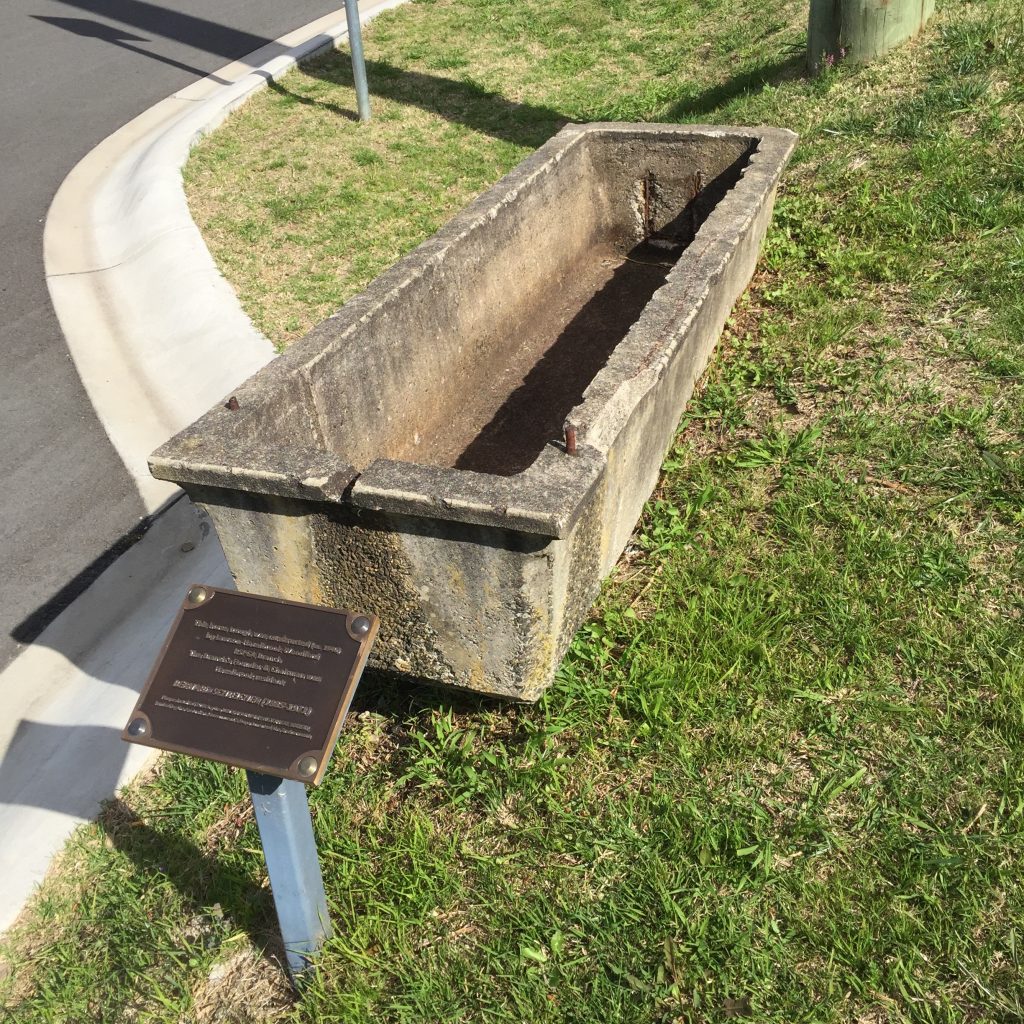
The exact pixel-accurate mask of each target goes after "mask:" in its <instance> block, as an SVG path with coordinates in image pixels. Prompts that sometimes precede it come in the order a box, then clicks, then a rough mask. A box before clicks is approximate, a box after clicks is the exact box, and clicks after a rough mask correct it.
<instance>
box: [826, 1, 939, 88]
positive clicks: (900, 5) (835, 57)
mask: <svg viewBox="0 0 1024 1024" xmlns="http://www.w3.org/2000/svg"><path fill="white" fill-rule="evenodd" d="M934 11H935V0H811V11H810V18H809V20H808V25H807V66H808V69H809V70H810V72H811V73H812V74H818V73H819V72H820V71H822V70H824V69H825V68H828V67H831V66H832V65H833V64H835V63H836V62H837V61H840V60H852V61H855V62H866V61H871V60H874V59H875V58H876V57H880V56H881V55H882V54H883V53H885V52H886V51H887V50H890V49H892V48H893V47H894V46H898V45H899V44H900V43H902V42H904V41H906V40H907V39H910V38H911V37H913V36H915V35H917V33H918V32H920V31H921V29H922V27H923V26H924V24H925V22H927V21H928V19H929V18H930V17H931V16H932V14H933V13H934Z"/></svg>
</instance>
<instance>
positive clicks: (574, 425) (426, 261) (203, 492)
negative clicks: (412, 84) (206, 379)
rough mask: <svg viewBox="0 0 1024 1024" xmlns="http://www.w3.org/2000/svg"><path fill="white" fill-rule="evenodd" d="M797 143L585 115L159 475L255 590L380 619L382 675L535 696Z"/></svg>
mask: <svg viewBox="0 0 1024 1024" xmlns="http://www.w3.org/2000/svg"><path fill="white" fill-rule="evenodd" d="M795 141H796V136H795V135H793V134H792V133H791V132H788V131H785V130H781V129H774V128H731V127H726V128H723V127H703V126H679V125H648V124H642V125H631V124H589V125H570V126H568V127H566V128H565V129H563V130H562V131H561V132H559V133H558V135H556V136H555V137H554V138H553V139H552V140H551V141H550V142H548V143H547V144H546V145H545V146H543V147H542V148H541V149H540V150H538V151H537V152H536V153H534V154H533V155H532V156H531V157H529V158H528V159H527V160H525V161H524V162H523V163H522V164H520V165H519V167H517V168H516V169H515V170H514V171H512V172H511V173H510V174H509V175H507V176H506V177H505V178H503V179H502V180H501V181H500V182H498V184H496V185H495V186H494V187H493V188H492V189H490V190H489V191H488V192H486V193H485V194H484V195H482V196H481V197H480V198H479V199H477V200H476V201H475V202H473V203H472V204H471V205H470V206H468V207H467V208H466V209H465V210H464V211H462V212H461V213H460V214H459V215H458V216H456V217H455V218H454V220H452V221H451V222H450V223H449V224H448V225H447V226H445V227H444V228H443V229H442V230H441V231H439V232H438V233H437V234H436V235H434V236H433V237H432V238H431V239H429V240H428V241H426V242H425V243H424V244H423V245H421V246H420V247H419V248H418V249H416V250H415V251H414V252H413V253H411V254H410V255H409V256H407V257H406V258H405V259H403V260H401V261H400V262H399V263H397V264H396V265H395V266H394V267H392V268H391V269H390V270H388V271H387V272H386V273H385V274H383V275H381V277H379V278H378V279H377V280H376V281H374V282H373V283H372V284H371V285H370V287H369V288H367V289H366V291H365V292H363V293H362V294H361V295H359V296H357V297H356V298H354V299H352V300H350V301H349V302H347V303H346V304H345V306H344V307H343V308H342V309H341V310H340V311H339V312H338V313H336V314H335V315H334V316H332V317H331V318H330V319H328V320H326V321H324V322H323V323H322V324H320V325H319V326H318V327H316V328H315V329H314V330H312V331H310V333H309V334H308V335H307V336H306V337H305V338H303V339H302V340H301V341H299V342H298V343H297V344H295V345H294V346H293V347H292V348H291V349H289V350H288V351H287V352H286V353H285V354H284V355H282V356H280V357H279V358H278V359H276V360H275V361H274V362H273V363H271V364H270V365H269V366H267V367H265V368H264V369H263V370H261V371H260V372H259V373H257V374H256V375H255V376H253V377H251V378H250V379H249V380H248V381H246V383H245V384H243V385H242V386H241V387H240V388H238V390H237V391H235V392H234V394H233V395H232V396H231V397H230V399H229V400H227V401H226V402H225V403H224V404H223V405H218V406H217V407H216V408H214V409H212V410H211V411H210V412H208V413H207V414H206V415H205V416H203V418H202V419H200V420H199V421H197V422H196V423H194V424H193V425H192V426H190V427H189V428H188V429H186V430H184V431H183V432H182V433H180V434H178V435H177V436H176V437H174V438H173V439H172V440H171V441H169V442H168V443H167V444H165V445H164V446H163V447H162V448H160V449H159V450H158V451H157V452H156V453H154V455H153V456H152V457H151V459H150V469H151V471H152V472H153V474H154V475H155V476H157V477H159V478H161V479H164V480H171V481H174V482H176V483H178V484H180V485H181V486H182V487H183V488H184V489H185V490H186V492H187V493H188V494H189V496H190V497H191V499H192V500H193V501H194V502H196V503H197V504H199V505H201V506H203V507H205V508H206V509H207V510H208V511H209V513H210V516H211V517H212V520H213V523H214V525H215V528H216V530H217V533H218V535H219V537H220V541H221V544H222V545H223V548H224V553H225V555H226V556H227V561H228V565H229V566H230V568H231V571H232V573H233V574H234V577H235V580H236V582H237V584H238V586H239V588H240V589H242V590H246V591H251V592H255V593H259V594H266V595H269V596H274V597H282V598H288V599H291V600H297V601H307V602H312V603H315V604H324V605H331V606H335V607H347V608H354V609H358V610H365V611H372V612H375V613H376V614H377V615H378V616H380V619H381V629H380V633H379V635H378V640H377V643H376V645H375V648H374V652H373V657H372V660H371V664H374V665H376V667H378V668H381V669H385V670H388V671H391V672H395V673H398V674H400V675H402V676H406V677H412V678H417V679H423V680H429V681H432V682H437V683H442V684H446V685H449V686H455V687H460V688H463V689H469V690H474V691H478V692H481V693H486V694H493V695H496V696H501V697H507V698H512V699H515V700H524V701H532V700H535V699H536V698H537V697H538V696H540V694H541V693H542V692H543V691H544V689H545V688H546V687H547V686H548V685H549V684H550V683H551V681H552V679H553V678H554V675H555V671H556V669H557V668H558V664H559V662H560V660H561V658H562V656H563V655H564V653H565V650H566V648H567V647H568V645H569V642H570V641H571V639H572V636H573V634H574V633H575V631H576V629H577V628H578V627H579V626H580V624H581V622H582V621H583V619H584V617H585V616H586V614H587V611H588V609H589V607H590V605H591V603H592V602H593V600H594V598H595V597H596V595H597V593H598V590H599V588H600V585H601V581H602V579H603V578H604V577H605V576H606V575H607V573H608V572H609V571H610V570H611V568H612V566H613V565H614V564H615V561H616V560H617V558H618V557H619V555H620V553H621V552H622V549H623V548H624V546H625V545H626V543H627V541H628V540H629V537H630V534H631V532H632V530H633V528H634V526H635V525H636V522H637V519H638V518H639V516H640V513H641V510H642V507H643V504H644V502H645V501H646V499H647V498H648V496H649V495H650V493H651V491H652V490H653V488H654V486H655V484H656V483H657V479H658V473H659V469H660V466H661V462H662V459H663V458H664V455H665V452H666V451H667V450H668V448H669V446H670V445H671V443H672V439H673V436H674V433H675V430H676V427H677V425H678V423H679V419H680V416H681V415H682V412H683V410H684V408H685V406H686V403H687V401H688V400H689V398H690V395H691V393H692V391H693V387H694V384H695V382H696V381H697V379H698V378H699V377H700V375H701V373H702V372H703V370H704V368H705V366H706V365H707V362H708V358H709V357H710V354H711V351H712V349H713V348H714V345H715V343H716V341H717V339H718V337H719V335H720V333H721V330H722V326H723V324H724V322H725V319H726V317H727V316H728V314H729V311H730V310H731V308H732V305H733V303H734V302H735V300H736V298H737V297H738V295H739V294H740V293H741V292H742V291H743V289H744V288H745V287H746V285H747V283H748V281H749V279H750V276H751V274H752V272H753V269H754V265H755V263H756V261H757V257H758V252H759V249H760V245H761V241H762V239H763V237H764V233H765V230H766V228H767V225H768V222H769V219H770V217H771V211H772V204H773V202H774V197H775V189H776V186H777V184H778V181H779V177H780V175H781V173H782V170H783V167H784V166H785V164H786V162H787V160H788V158H789V156H790V153H791V152H792V149H793V146H794V144H795ZM573 448H574V449H575V451H574V452H573V451H572V449H573Z"/></svg>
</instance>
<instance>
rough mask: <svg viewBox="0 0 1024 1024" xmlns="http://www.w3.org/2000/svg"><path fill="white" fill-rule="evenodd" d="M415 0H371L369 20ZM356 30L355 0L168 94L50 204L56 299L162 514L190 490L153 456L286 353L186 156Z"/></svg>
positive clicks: (149, 499)
mask: <svg viewBox="0 0 1024 1024" xmlns="http://www.w3.org/2000/svg"><path fill="white" fill-rule="evenodd" d="M402 2H404V0H381V2H376V3H367V4H365V5H361V11H360V13H361V19H360V20H361V21H362V22H364V23H365V22H367V21H369V20H370V19H371V18H373V17H374V16H375V15H377V14H379V13H380V12H381V11H384V10H387V9H389V8H392V7H396V6H398V5H399V4H400V3H402ZM346 36H347V27H346V23H345V14H344V8H341V9H339V10H336V11H334V12H332V13H331V14H328V15H326V16H325V17H323V18H320V19H317V20H316V21H313V22H310V23H309V24H308V25H305V26H303V27H302V28H300V29H296V30H295V31H294V32H291V33H289V34H288V35H285V36H282V37H281V38H280V39H278V40H276V41H275V42H274V43H272V44H270V45H269V46H267V47H264V48H263V49H261V50H257V51H256V52H255V53H254V54H250V55H249V56H248V57H245V58H243V59H242V60H239V61H235V62H234V63H232V64H229V65H228V66H227V67H225V68H222V69H221V70H220V71H218V72H216V73H215V74H214V75H211V76H209V77H207V78H205V79H203V80H201V81H199V82H195V83H193V84H191V85H189V86H188V87H187V88H185V89H183V90H181V91H180V92H177V93H175V94H174V95H173V96H170V97H168V98H167V99H166V100H164V101H162V102H161V103H158V104H157V105H156V106H154V107H151V108H150V109H149V110H147V111H146V112H145V113H143V114H141V115H139V116H138V117H137V118H135V119H134V120H133V121H130V122H129V123H128V124H127V125H125V126H124V127H123V128H121V129H120V130H119V131H117V132H115V133H114V134H113V135H111V136H110V137H109V138H107V139H106V140H105V141H104V142H102V143H101V144H100V145H99V146H97V147H96V148H95V149H94V150H92V152H90V153H89V154H88V155H87V156H85V157H84V158H83V159H82V160H81V161H80V162H79V163H78V165H77V166H76V167H75V168H74V170H72V171H71V173H70V174H69V175H68V176H67V178H66V179H65V180H64V182H63V183H62V185H61V187H60V189H59V190H58V192H57V195H56V196H55V197H54V200H53V203H52V204H51V206H50V210H49V212H48V214H47V219H46V226H45V230H44V236H43V253H44V263H45V269H46V278H47V285H48V287H49V290H50V297H51V300H52V302H53V306H54V309H55V310H56V313H57V318H58V320H59V321H60V325H61V329H62V330H63V332H64V336H65V338H66V340H67V344H68V349H69V350H70V352H71V356H72V358H73V359H74V362H75V366H76V368H77V370H78V373H79V375H80V376H81V379H82V381H83V383H84V385H85V388H86V391H87V393H88V395H89V398H90V399H91V401H92V404H93V406H94V408H95V409H96V412H97V414H98V416H99V419H100V422H101V423H102V424H103V427H104V430H105V431H106V432H107V435H108V437H109V438H110V440H111V443H112V444H113V445H114V448H115V449H116V450H117V452H118V454H119V455H120V457H121V459H122V461H123V462H124V463H125V465H126V466H127V468H128V471H129V472H130V474H131V476H132V478H133V480H134V481H135V484H136V486H137V487H138V490H139V493H140V495H141V496H142V499H143V502H144V504H145V506H146V510H147V511H148V512H151V513H152V512H155V511H157V510H159V509H160V508H162V507H164V506H165V505H166V503H167V502H168V501H169V500H171V499H173V498H174V497H175V496H176V495H177V494H178V493H180V492H179V491H178V489H177V488H176V487H174V486H173V485H169V484H167V483H165V482H163V481H158V480H154V479H153V478H152V477H151V476H150V475H149V472H148V469H147V467H146V456H147V455H148V454H149V453H150V452H151V451H153V449H155V448H157V447H158V446H159V445H161V444H163V442H164V441H166V440H167V439H168V438H169V437H171V436H172V435H173V434H175V433H176V432H177V431H179V430H180V429H181V428H182V427H184V426H186V425H187V424H188V423H190V422H191V421H192V420H193V419H195V418H197V417H198V416H199V415H200V414H201V413H203V412H204V411H205V410H206V409H207V408H209V406H210V405H212V404H213V403H215V402H217V401H218V400H219V399H220V398H221V397H222V396H223V395H225V394H226V393H227V392H228V391H230V390H231V389H232V388H233V387H235V386H236V385H237V384H238V383H240V382H241V381H242V380H244V379H245V378H246V377H248V376H250V375H251V374H252V373H254V372H255V371H256V370H258V369H259V368H260V367H261V366H263V365H264V364H266V363H267V362H269V361H270V359H272V358H273V356H274V348H273V345H272V344H271V343H270V341H269V340H268V339H267V338H265V337H264V336H263V335H262V334H261V333H260V332H259V331H258V330H257V329H256V328H255V326H254V325H253V323H252V321H251V320H250V319H249V318H248V317H247V316H246V315H245V313H244V312H243V311H242V309H241V307H240V305H239V303H238V299H237V297H236V296H235V293H234V291H233V290H232V288H231V286H230V285H229V284H228V283H227V281H225V280H224V278H223V277H222V276H221V274H220V272H219V271H218V270H217V267H216V264H215V263H214V261H213V257H212V256H211V255H210V252H209V250H208V249H207V247H206V244H205V242H204V241H203V238H202V236H201V234H200V233H199V229H198V228H197V226H196V224H195V222H194V221H193V220H192V217H191V214H190V213H189V209H188V203H187V201H186V199H185V193H184V189H183V186H182V179H181V170H182V167H183V166H184V165H185V162H186V161H187V159H188V155H189V151H190V150H191V148H192V146H194V145H195V144H196V142H198V141H199V140H200V139H201V138H202V137H203V136H204V135H206V134H208V133H209V132H211V131H213V130H214V129H215V128H216V127H217V126H218V125H220V124H221V123H222V122H223V121H224V119H225V118H226V117H227V116H228V115H229V114H230V113H231V112H232V111H233V110H235V109H237V108H238V107H239V106H241V105H242V104H243V103H244V102H245V101H246V100H247V99H248V98H249V97H250V96H252V95H253V93H255V92H256V91H257V90H259V89H262V88H265V87H266V86H267V84H268V83H269V82H271V81H273V80H275V79H277V78H279V77H281V75H283V74H284V73H285V72H286V71H288V70H290V69H291V68H293V67H294V66H295V65H296V64H297V63H299V62H300V61H301V60H304V59H307V58H309V57H311V56H314V55H315V54H317V53H320V52H322V51H324V50H327V49H330V48H332V47H334V46H336V45H337V44H338V43H339V42H340V41H341V40H343V39H344V38H345V37H346Z"/></svg>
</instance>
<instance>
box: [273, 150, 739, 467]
mask: <svg viewBox="0 0 1024 1024" xmlns="http://www.w3.org/2000/svg"><path fill="white" fill-rule="evenodd" d="M755 147H756V140H755V139H752V138H742V137H736V136H726V137H721V138H716V137H713V136H707V135H687V134H685V131H681V132H680V134H679V135H678V136H669V137H667V138H665V137H661V138H652V137H650V136H645V135H642V134H639V133H638V134H637V135H629V134H625V133H609V134H607V135H602V134H597V133H595V134H592V135H587V136H585V137H583V138H582V139H580V140H579V141H578V142H577V143H576V144H575V145H573V146H571V147H569V149H568V150H567V151H566V152H565V153H564V155H563V157H562V159H560V160H559V161H557V162H554V163H553V164H550V165H548V169H546V170H545V171H543V172H542V173H540V174H539V175H538V176H537V177H535V178H534V179H533V180H531V181H529V182H527V183H526V185H525V186H524V187H523V188H522V189H521V191H520V192H519V194H518V196H517V197H516V199H515V201H514V202H510V203H496V204H494V206H493V207H491V208H490V209H488V210H486V213H485V211H484V210H483V209H481V208H479V207H477V208H476V212H477V213H478V214H479V215H480V217H479V220H478V222H477V223H475V224H474V226H473V227H472V228H471V229H470V230H469V231H467V232H466V233H465V234H463V235H461V236H460V237H459V238H457V240H456V241H455V242H454V243H453V244H452V245H451V246H450V248H449V249H448V251H447V252H446V253H445V255H444V258H443V259H430V258H429V254H424V255H425V258H424V259H423V260H422V262H421V268H422V270H421V272H419V273H415V274H409V275H406V276H404V277H403V276H402V275H401V273H397V274H396V276H395V278H394V283H395V287H393V288H392V289H391V291H390V292H389V293H388V294H387V296H386V298H385V299H384V301H383V302H381V303H380V305H378V306H377V307H376V308H375V309H374V310H373V312H372V313H371V315H370V316H369V317H368V318H366V319H365V320H363V321H362V322H361V323H360V324H359V325H358V329H357V330H356V331H354V332H348V333H346V334H344V335H342V336H340V337H335V336H332V321H330V320H328V321H326V322H325V323H324V324H322V325H320V327H318V328H317V329H316V330H315V331H314V332H313V334H314V335H317V340H316V342H314V339H312V338H310V339H308V340H309V341H310V342H311V343H313V344H315V345H319V347H320V354H319V355H318V356H317V357H316V358H315V359H314V361H313V362H312V363H311V364H307V371H306V374H305V375H304V376H305V384H304V387H305V388H306V389H307V394H304V395H303V396H302V398H303V401H302V402H301V406H302V407H303V408H304V410H305V411H306V415H305V416H303V417H301V420H303V421H305V424H306V426H305V428H304V429H305V430H307V431H308V433H309V435H310V436H309V437H308V441H309V443H310V444H314V445H316V446H318V447H319V446H324V447H326V448H328V449H329V450H332V451H334V452H336V453H337V454H338V455H339V456H341V457H343V458H344V459H345V460H346V461H348V462H349V463H351V464H352V465H353V466H355V467H356V469H357V470H362V469H364V468H365V467H366V466H367V465H368V464H369V463H370V462H372V461H373V460H374V459H376V458H388V459H394V460H398V461H406V462H413V463H419V464H422V465H432V466H441V467H449V468H455V469H463V470H472V471H475V472H479V473H490V474H496V475H505V476H507V475H512V474H515V473H518V472H521V471H522V470H524V469H526V468H527V467H528V466H529V465H531V464H532V463H533V462H534V461H535V459H536V458H537V456H538V455H539V454H540V452H541V450H542V449H543V448H544V446H545V445H546V444H548V443H549V442H550V441H552V440H554V439H560V438H561V437H562V426H563V423H564V420H565V418H566V416H567V415H568V413H569V412H570V411H571V410H572V408H573V407H574V406H575V405H577V404H578V403H579V402H580V400H581V399H582V396H583V393H584V391H585V389H586V388H587V386H588V384H589V383H590V382H591V381H592V380H593V378H594V377H595V376H596V374H597V373H598V372H599V371H600V370H601V368H602V367H603V366H604V365H605V363H606V362H607V360H608V357H609V355H610V354H611V353H612V351H613V350H614V349H615V347H616V345H618V343H619V342H620V341H621V340H622V339H623V337H624V336H625V335H626V333H627V332H628V330H629V328H630V327H631V326H632V324H633V323H635V322H636V320H637V319H638V318H639V317H640V314H641V312H642V310H643V308H644V306H645V305H646V304H647V303H648V302H649V301H650V299H651V297H652V295H653V294H654V292H655V291H656V290H657V289H658V288H659V287H660V286H661V285H662V284H663V283H664V281H665V278H666V277H667V275H668V273H669V271H670V269H671V268H672V266H673V265H674V264H675V262H676V261H677V260H678V258H679V256H680V254H681V253H682V252H683V251H684V250H685V249H686V247H687V246H688V245H690V244H691V243H692V242H693V241H694V237H695V235H696V233H697V232H698V231H699V229H700V226H701V224H702V223H703V222H704V220H705V219H706V218H707V216H708V215H709V213H710V212H711V211H712V210H713V209H714V207H715V205H716V204H717V203H718V202H720V201H721V200H722V198H723V197H724V195H725V194H726V192H728V190H729V189H730V188H732V187H733V186H734V185H735V184H736V182H737V181H738V180H739V177H740V175H741V173H742V170H743V167H744V166H745V165H746V163H747V162H748V160H749V158H750V155H751V153H752V152H753V150H754V148H755ZM400 267H401V265H399V268H400ZM399 268H396V271H397V270H398V269H399ZM381 283H382V284H383V282H381ZM335 333H337V332H336V331H335ZM294 398H295V396H292V397H291V400H289V399H287V398H285V397H284V395H282V400H283V402H284V404H286V405H289V406H291V408H292V409H293V410H294V409H295V404H294ZM282 418H283V419H285V420H287V421H289V423H290V427H289V433H290V434H291V436H292V437H293V438H294V436H295V433H294V432H295V430H296V427H297V426H298V427H299V429H303V427H302V424H301V423H296V419H295V417H294V415H289V414H287V413H285V412H284V410H283V409H278V410H276V411H275V410H273V409H269V408H267V409H263V410H261V412H260V413H259V414H258V415H257V417H256V419H255V420H254V422H253V427H254V428H255V430H254V432H255V433H256V434H257V435H258V434H262V436H263V437H264V438H266V436H267V433H266V431H267V428H270V429H269V432H270V433H271V434H277V433H278V431H279V430H280V428H281V425H282ZM278 436H280V435H278Z"/></svg>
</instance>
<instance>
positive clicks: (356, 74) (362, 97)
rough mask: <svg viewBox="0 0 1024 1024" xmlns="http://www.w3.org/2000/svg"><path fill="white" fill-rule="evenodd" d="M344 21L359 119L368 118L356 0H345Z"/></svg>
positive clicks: (368, 103)
mask: <svg viewBox="0 0 1024 1024" xmlns="http://www.w3.org/2000/svg"><path fill="white" fill-rule="evenodd" d="M345 21H346V23H347V24H348V45H349V49H350V50H351V51H352V78H353V80H354V81H355V85H356V105H357V107H358V108H359V120H360V121H369V120H370V89H369V86H368V85H367V84H366V61H365V60H364V59H363V29H362V26H361V25H360V23H359V5H358V2H357V0H345Z"/></svg>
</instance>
